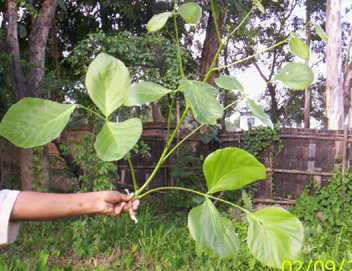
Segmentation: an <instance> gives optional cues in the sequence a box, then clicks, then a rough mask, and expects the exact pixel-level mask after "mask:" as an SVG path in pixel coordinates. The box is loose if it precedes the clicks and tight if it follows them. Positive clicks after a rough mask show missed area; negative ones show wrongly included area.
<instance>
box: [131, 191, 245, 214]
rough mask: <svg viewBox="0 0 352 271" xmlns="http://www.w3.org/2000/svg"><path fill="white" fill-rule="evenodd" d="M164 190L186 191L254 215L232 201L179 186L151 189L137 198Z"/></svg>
mask: <svg viewBox="0 0 352 271" xmlns="http://www.w3.org/2000/svg"><path fill="white" fill-rule="evenodd" d="M163 190H179V191H186V192H189V193H193V194H196V195H199V196H202V197H206V198H210V199H213V200H217V201H220V202H222V203H225V204H228V205H230V206H232V207H235V208H237V209H240V210H241V211H243V212H244V213H246V214H248V215H251V214H252V213H251V212H250V211H248V210H247V209H245V208H243V207H241V206H239V205H237V204H234V203H232V202H230V201H227V200H224V199H221V198H218V197H215V196H212V195H209V194H205V193H202V192H199V191H196V190H193V189H190V188H185V187H178V186H162V187H157V188H154V189H150V190H148V191H147V192H145V193H143V194H141V195H139V196H137V197H136V198H137V199H142V198H144V197H145V196H147V195H149V194H151V193H155V192H159V191H163Z"/></svg>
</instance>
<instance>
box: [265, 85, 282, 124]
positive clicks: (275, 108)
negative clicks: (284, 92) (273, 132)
mask: <svg viewBox="0 0 352 271" xmlns="http://www.w3.org/2000/svg"><path fill="white" fill-rule="evenodd" d="M267 87H268V92H269V95H270V101H271V105H270V111H269V112H270V118H271V121H272V122H273V123H274V124H276V123H278V122H279V119H280V109H279V105H278V104H277V98H276V89H275V86H274V85H273V84H272V83H270V82H268V86H267Z"/></svg>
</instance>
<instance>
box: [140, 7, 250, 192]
mask: <svg viewBox="0 0 352 271" xmlns="http://www.w3.org/2000/svg"><path fill="white" fill-rule="evenodd" d="M176 4H177V1H176V0H175V1H174V10H173V19H174V28H175V34H176V46H177V58H178V63H179V70H180V73H181V77H182V78H183V79H184V78H185V75H184V71H183V66H182V57H181V47H180V43H179V36H178V28H177V21H176V16H177V12H176ZM251 13H252V10H250V12H249V13H248V14H247V15H246V16H245V18H244V19H243V20H242V21H241V22H240V24H239V25H238V26H237V27H236V28H235V29H234V30H233V31H232V32H231V33H230V35H229V36H228V37H227V39H229V38H230V37H231V36H232V35H233V34H234V33H235V32H236V31H237V30H238V29H239V28H240V27H241V26H242V25H243V24H244V22H245V21H246V19H247V18H248V17H249V16H250V14H251ZM215 21H216V18H215ZM214 23H215V22H214ZM216 23H217V22H216ZM223 47H224V43H223V42H222V40H221V39H220V41H219V47H218V49H217V51H216V53H215V55H214V58H213V60H212V63H211V65H210V67H209V69H208V72H207V73H206V75H205V76H204V79H203V82H206V81H208V80H209V78H210V76H211V75H212V73H213V72H214V71H215V70H216V69H214V67H215V65H216V62H217V60H218V58H219V55H220V53H221V51H222V49H223ZM233 104H234V103H231V104H230V105H228V106H227V107H225V108H224V110H226V109H228V108H229V107H231V106H233ZM188 110H189V105H187V106H186V108H185V110H184V111H183V113H182V116H181V118H180V120H179V121H178V123H177V125H176V128H175V130H174V131H173V133H172V134H171V136H170V137H169V139H168V142H167V144H166V146H165V148H164V150H163V152H162V154H161V156H160V158H159V161H158V162H157V164H156V166H155V168H154V170H153V171H152V173H151V175H150V176H149V177H148V179H147V180H146V181H145V183H144V184H143V185H142V186H141V187H140V188H139V189H138V190H137V191H136V193H135V195H136V196H137V197H138V195H140V194H141V193H142V192H143V191H144V190H145V189H146V188H147V187H148V185H149V184H150V183H151V182H152V180H153V179H154V177H155V176H156V174H157V173H158V171H159V169H160V167H161V165H162V164H163V163H164V162H165V161H166V159H167V158H169V157H170V155H171V154H172V153H173V152H174V151H175V150H176V149H177V148H178V147H179V146H180V145H181V144H182V143H183V142H185V140H187V139H188V138H189V137H191V136H192V135H193V134H194V133H196V132H197V131H198V130H200V129H201V128H202V127H203V126H204V125H200V126H199V127H197V128H196V129H195V131H193V132H191V133H190V134H188V135H187V136H186V137H185V138H183V139H182V140H181V141H180V142H179V143H177V144H176V145H175V147H174V148H172V150H171V151H170V152H169V153H168V150H169V148H170V146H171V144H172V142H173V140H174V139H175V137H176V135H177V134H178V132H179V130H180V128H181V125H182V123H183V122H184V120H185V118H186V116H187V114H188Z"/></svg>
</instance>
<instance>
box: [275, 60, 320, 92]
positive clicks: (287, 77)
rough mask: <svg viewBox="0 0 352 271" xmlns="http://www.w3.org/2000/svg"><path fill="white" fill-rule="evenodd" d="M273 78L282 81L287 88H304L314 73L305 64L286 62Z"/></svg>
mask: <svg viewBox="0 0 352 271" xmlns="http://www.w3.org/2000/svg"><path fill="white" fill-rule="evenodd" d="M275 80H279V81H281V82H283V83H284V84H285V85H286V86H287V87H289V88H292V89H298V90H304V89H306V88H308V87H309V86H310V85H311V84H312V83H313V80H314V74H313V72H312V70H311V68H309V66H308V65H306V64H303V63H288V64H286V65H285V66H284V67H283V68H282V69H281V71H280V72H279V73H278V74H277V75H276V76H275Z"/></svg>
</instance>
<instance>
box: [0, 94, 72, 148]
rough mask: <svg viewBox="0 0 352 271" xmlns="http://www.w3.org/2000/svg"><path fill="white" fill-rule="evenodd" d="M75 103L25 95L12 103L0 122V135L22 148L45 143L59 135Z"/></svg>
mask: <svg viewBox="0 0 352 271" xmlns="http://www.w3.org/2000/svg"><path fill="white" fill-rule="evenodd" d="M75 108H76V105H73V104H60V103H56V102H53V101H49V100H44V99H38V98H24V99H22V100H21V101H19V102H18V103H16V104H14V105H12V106H11V107H10V109H9V110H8V111H7V112H6V114H5V116H4V118H3V120H2V121H1V123H0V135H2V136H3V137H5V138H7V139H8V140H9V141H11V142H12V143H13V144H15V145H16V146H18V147H21V148H33V147H37V146H41V145H45V144H47V143H49V142H50V141H52V140H53V139H55V138H56V137H58V136H59V135H60V133H61V132H62V130H63V129H64V128H65V126H66V124H67V123H68V121H69V119H70V116H71V114H72V112H73V110H75Z"/></svg>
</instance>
